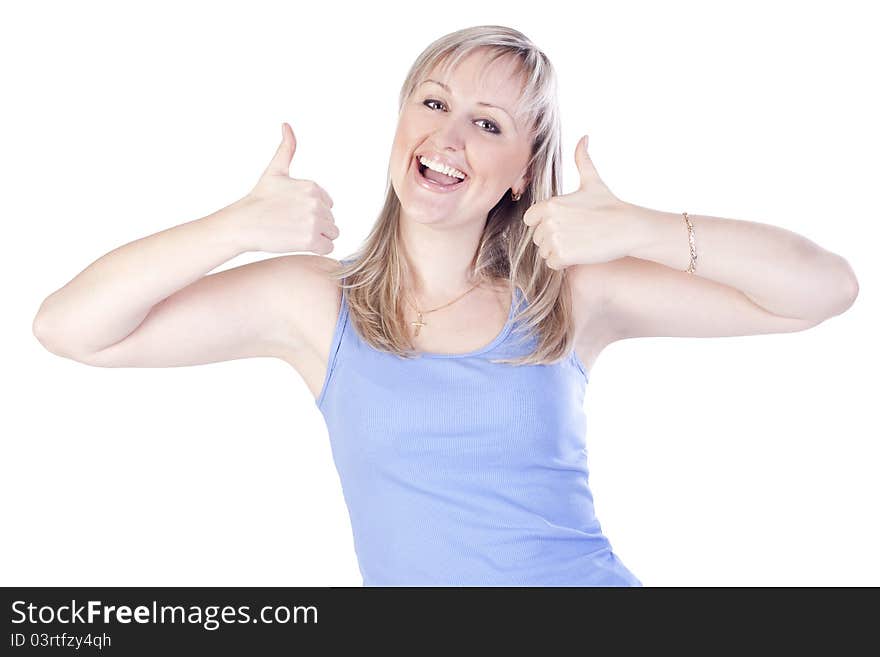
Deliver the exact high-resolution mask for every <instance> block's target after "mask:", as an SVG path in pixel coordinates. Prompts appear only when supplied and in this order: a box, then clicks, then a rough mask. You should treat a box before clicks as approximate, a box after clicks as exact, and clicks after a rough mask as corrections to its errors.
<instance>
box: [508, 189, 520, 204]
mask: <svg viewBox="0 0 880 657" xmlns="http://www.w3.org/2000/svg"><path fill="white" fill-rule="evenodd" d="M510 191H511V193H512V192H513V190H510ZM512 198H513V202H514V203H516V202H517V201H518V200H520V199H521V198H522V192H520V193H519V194H512Z"/></svg>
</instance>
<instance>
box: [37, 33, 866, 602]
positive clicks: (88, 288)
mask: <svg viewBox="0 0 880 657" xmlns="http://www.w3.org/2000/svg"><path fill="white" fill-rule="evenodd" d="M399 100H400V113H399V118H398V127H397V131H396V134H395V138H394V143H393V145H392V152H391V159H390V165H389V170H388V182H389V184H388V187H387V190H386V199H385V204H384V207H383V208H382V210H381V212H380V215H379V218H378V221H377V222H376V223H375V226H374V228H373V230H372V231H371V233H370V234H369V236H368V237H367V239H366V240H365V242H364V244H363V246H362V248H361V249H360V250H359V251H358V253H356V254H355V255H354V256H353V257H350V258H347V259H345V260H343V261H342V263H340V262H337V261H336V260H334V259H332V258H329V257H326V255H327V254H328V253H330V252H331V251H332V241H333V240H334V239H336V237H337V236H338V234H339V231H338V230H337V228H336V226H335V222H334V218H333V215H332V212H331V208H332V206H333V201H332V199H331V198H330V197H329V196H328V195H327V193H326V192H325V191H324V190H323V189H322V188H321V187H320V186H318V185H317V184H315V183H313V182H311V181H307V180H294V179H291V178H290V177H289V175H288V174H289V167H290V163H291V161H292V158H293V155H294V153H295V150H296V141H295V138H294V136H293V132H292V130H291V129H290V127H289V126H288V125H287V124H284V125H282V143H281V144H280V146H279V147H278V150H277V152H276V153H275V156H274V157H273V158H272V160H271V162H270V164H269V166H268V167H267V169H266V171H265V172H264V173H263V175H262V176H261V178H260V179H259V181H258V182H257V184H256V186H255V187H254V189H253V190H252V191H251V192H250V193H248V194H247V195H246V196H245V197H243V198H242V199H240V200H239V201H237V202H235V203H233V204H232V205H230V206H228V207H226V208H223V209H221V210H218V211H217V212H215V213H213V214H211V215H208V216H206V217H203V218H201V219H198V220H195V221H192V222H189V223H186V224H182V225H180V226H176V227H173V228H170V229H168V230H165V231H162V232H160V233H157V234H155V235H151V236H148V237H145V238H142V239H140V240H137V241H135V242H132V243H130V244H126V245H124V246H122V247H120V248H118V249H116V250H114V251H111V252H110V253H108V254H106V255H105V256H103V257H102V258H100V259H99V260H97V261H95V262H94V263H92V264H91V265H90V266H89V267H88V268H87V269H85V270H84V271H83V272H81V273H80V274H79V275H78V276H77V277H75V278H74V279H73V280H72V281H70V282H69V283H68V284H67V285H65V286H64V287H63V288H61V289H60V290H58V291H57V292H55V293H54V294H52V295H50V296H49V297H48V298H47V299H46V300H45V301H44V303H43V305H42V307H41V309H40V312H39V313H38V315H37V317H36V318H35V321H34V332H35V334H36V335H37V337H38V338H39V340H40V341H41V342H42V343H43V344H44V345H45V346H46V348H47V349H49V350H51V351H52V352H53V353H56V354H59V355H62V356H65V357H68V358H73V359H75V360H78V361H80V362H83V363H87V364H90V365H95V366H99V367H173V366H181V365H195V364H200V363H210V362H216V361H220V360H231V359H236V358H247V357H257V356H273V357H278V358H281V359H283V360H284V361H285V362H288V363H290V364H291V365H292V366H293V367H294V368H295V369H296V371H297V372H299V374H300V375H301V376H302V377H303V380H304V381H305V382H306V384H307V386H308V387H309V389H310V391H311V392H312V395H313V396H314V398H315V403H316V404H317V406H318V408H319V409H320V410H321V412H322V414H323V415H324V418H325V420H326V422H327V427H328V430H329V436H330V439H331V446H332V450H333V457H334V461H335V464H336V467H337V469H338V471H339V474H340V479H341V481H342V486H343V492H344V495H345V500H346V503H347V505H348V508H349V512H350V517H351V522H352V529H353V532H354V538H355V547H356V551H357V555H358V560H359V565H360V569H361V573H362V575H363V579H364V584H365V585H367V586H382V585H402V586H405V585H489V586H583V585H596V586H640V585H641V584H642V582H641V581H640V580H639V579H638V578H637V577H636V576H635V575H634V574H633V573H632V572H630V571H629V569H628V568H626V567H625V566H624V564H623V563H622V562H621V561H620V560H619V559H618V557H617V555H615V553H614V552H613V550H612V547H611V543H610V541H609V540H608V538H607V537H605V536H604V535H603V533H602V529H601V526H600V523H599V521H598V519H597V517H596V515H595V513H594V508H593V500H592V495H591V493H590V489H589V485H588V469H587V463H586V458H585V457H586V448H585V442H584V430H585V417H584V412H583V400H584V392H585V386H586V383H587V381H588V374H587V373H588V371H589V370H591V369H592V366H593V364H594V363H595V361H596V358H597V357H598V355H599V353H600V352H601V350H602V349H603V348H604V347H605V346H607V345H608V344H610V343H611V342H614V341H615V340H620V339H624V338H632V337H638V336H662V335H665V336H673V335H679V336H689V337H707V336H725V335H747V334H754V333H772V332H789V331H798V330H802V329H805V328H808V327H810V326H814V325H816V324H818V323H820V322H821V321H823V320H824V319H826V318H828V317H831V316H833V315H836V314H839V313H841V312H843V311H844V310H845V309H846V308H847V307H849V306H850V305H851V304H852V302H853V300H854V299H855V296H856V294H857V291H858V285H857V282H856V279H855V276H854V274H853V272H852V270H851V269H850V267H849V266H848V264H847V262H846V261H845V260H844V259H843V258H841V257H840V256H837V255H835V254H833V253H830V252H828V251H825V250H823V249H821V248H820V247H818V246H817V245H815V244H814V243H812V242H810V241H809V240H807V239H805V238H803V237H800V236H798V235H795V234H793V233H791V232H788V231H785V230H782V229H780V228H775V227H773V226H768V225H762V224H755V223H751V222H744V221H735V220H729V219H720V218H715V217H708V216H689V215H687V214H686V213H683V214H682V215H679V214H677V213H666V212H660V211H656V210H651V209H648V208H643V207H639V206H636V205H633V204H631V203H627V202H624V201H621V200H620V199H618V198H616V197H615V196H614V195H613V194H612V193H611V192H610V191H609V190H608V188H607V187H606V186H605V185H604V184H603V183H602V181H601V179H600V178H599V176H598V174H597V173H596V170H595V168H594V167H593V164H592V162H591V161H590V157H589V155H588V153H587V150H586V147H587V143H586V139H582V140H581V142H580V143H579V144H578V146H577V150H576V153H575V161H576V163H577V166H578V170H579V173H580V179H581V180H580V186H579V188H578V190H577V191H575V192H573V193H571V194H566V195H561V194H560V192H561V187H562V185H561V166H562V163H561V145H560V134H561V130H560V123H559V112H558V108H557V100H556V79H555V74H554V71H553V68H552V66H551V65H550V63H549V61H548V60H547V58H546V56H545V55H544V54H543V53H542V52H541V51H540V50H539V49H538V48H537V47H536V46H535V45H534V44H532V43H531V42H530V41H529V40H528V39H527V38H526V37H525V36H524V35H523V34H521V33H520V32H518V31H516V30H512V29H509V28H504V27H500V26H481V27H474V28H469V29H464V30H460V31H458V32H455V33H452V34H449V35H447V36H445V37H443V38H441V39H439V40H438V41H436V42H435V43H433V44H431V45H430V46H429V47H428V48H427V49H426V50H425V51H424V52H423V53H422V54H421V55H420V56H419V57H418V58H417V60H416V62H415V63H414V64H413V66H412V68H411V70H410V72H409V74H408V75H407V78H406V80H405V82H404V85H403V87H402V89H401V94H400V99H399ZM364 159H365V158H364ZM359 165H360V159H359V158H358V157H357V155H356V154H353V155H352V157H350V158H347V166H351V167H352V169H353V170H354V169H355V168H356V167H357V166H359ZM246 251H268V252H272V253H287V252H291V251H311V252H313V253H314V254H317V255H308V254H301V255H285V256H281V257H276V258H269V259H266V260H262V261H258V262H254V263H251V264H248V265H244V266H240V267H236V268H233V269H229V270H226V271H222V272H219V273H215V274H211V275H206V273H207V272H209V271H211V270H212V269H214V268H215V267H217V266H218V265H220V264H222V263H224V262H226V261H227V260H229V259H231V258H233V257H235V256H237V255H239V254H241V253H243V252H246Z"/></svg>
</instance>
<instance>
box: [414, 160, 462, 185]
mask: <svg viewBox="0 0 880 657" xmlns="http://www.w3.org/2000/svg"><path fill="white" fill-rule="evenodd" d="M419 162H421V163H422V164H424V165H425V166H426V167H428V168H429V169H433V170H434V171H439V172H440V173H445V174H446V175H447V176H454V177H455V178H461V179H462V180H464V178H465V175H464V174H463V173H462V172H461V171H459V170H458V169H453V168H452V167H448V166H446V165H445V164H440V163H439V162H434V161H433V160H429V159H428V158H426V157H425V156H424V155H420V156H419Z"/></svg>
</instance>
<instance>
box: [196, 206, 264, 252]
mask: <svg viewBox="0 0 880 657" xmlns="http://www.w3.org/2000/svg"><path fill="white" fill-rule="evenodd" d="M253 214H254V201H253V199H251V198H250V197H249V196H243V197H242V198H240V199H238V200H237V201H235V202H233V203H230V204H229V205H227V206H226V207H224V208H221V209H220V210H217V211H216V212H214V213H213V214H210V215H208V216H207V217H205V219H206V220H207V221H208V223H210V224H212V226H213V227H214V230H216V231H217V233H218V235H219V236H220V239H221V240H222V241H223V242H224V243H225V244H226V245H227V246H228V247H229V249H230V250H231V251H232V252H234V253H235V255H240V254H242V253H247V252H248V251H254V250H256V249H255V247H254V245H253V244H252V243H251V240H250V239H249V237H248V231H247V229H248V226H251V225H253V221H252V217H253Z"/></svg>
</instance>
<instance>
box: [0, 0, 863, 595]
mask: <svg viewBox="0 0 880 657" xmlns="http://www.w3.org/2000/svg"><path fill="white" fill-rule="evenodd" d="M869 7H870V3H861V2H835V3H831V2H827V3H804V2H784V3H783V2H775V3H774V2H760V3H758V2H753V3H744V2H742V1H738V2H735V3H734V2H730V3H717V2H714V3H699V2H687V3H685V2H664V3H647V2H645V3H633V2H615V3H610V2H608V3H589V2H579V3H571V2H568V1H544V2H541V3H539V4H538V5H536V4H535V3H534V2H512V1H509V0H505V1H503V2H495V1H491V0H487V1H484V2H480V3H473V4H468V5H467V7H466V9H463V10H454V11H446V10H444V9H443V7H442V6H441V5H438V4H436V3H435V4H430V3H429V4H423V3H413V2H407V3H394V4H391V3H379V4H377V3H367V4H364V5H362V6H360V7H357V6H355V5H354V4H353V3H352V4H348V3H345V4H344V5H342V4H341V3H336V2H324V3H294V2H278V3H265V2H263V3H259V2H251V3H248V4H247V5H246V6H245V5H244V3H234V4H233V3H218V2H210V3H209V2H204V3H173V4H172V3H157V2H153V3H149V4H143V5H141V6H138V7H135V6H134V5H129V4H124V3H110V2H107V3H95V2H78V3H75V4H70V3H61V2H56V3H47V2H43V3H29V4H27V5H23V4H20V6H19V7H17V8H16V9H14V10H12V9H10V8H9V7H8V6H6V5H4V9H3V10H2V16H0V56H2V61H3V80H4V82H3V93H4V96H5V100H4V102H3V104H2V106H0V112H2V121H0V138H2V149H0V184H2V201H3V203H2V210H3V215H4V216H3V239H2V243H3V247H4V248H3V258H2V267H3V270H2V280H3V287H4V290H3V299H4V306H5V308H4V310H5V311H6V312H4V321H3V323H2V326H0V331H2V339H3V342H2V345H3V347H4V358H3V368H2V376H3V386H4V392H3V400H4V403H3V407H4V412H3V413H2V416H0V417H2V420H0V422H2V426H0V431H2V455H0V482H2V483H0V500H2V501H0V504H2V510H0V526H2V527H3V540H2V542H0V552H2V554H0V583H2V584H4V585H216V586H220V585H257V586H259V585H310V586H346V585H351V586H359V585H360V583H361V580H360V576H359V573H358V569H357V563H356V560H355V555H354V548H353V543H352V539H351V533H350V525H349V520H348V515H347V511H346V508H345V505H344V502H343V498H342V492H341V487H340V483H339V479H338V476H337V474H336V471H335V469H334V466H333V462H332V457H331V452H330V447H329V442H328V437H327V432H326V427H325V425H324V423H323V418H322V416H321V415H320V413H319V411H318V410H317V408H316V407H315V405H314V401H313V399H312V397H311V395H310V393H309V391H308V389H307V388H306V386H305V384H304V383H303V382H302V380H301V379H300V378H299V376H298V375H297V373H296V372H295V371H294V370H293V369H292V368H291V367H290V366H288V365H286V364H285V363H283V362H281V361H276V360H273V359H267V358H261V359H246V360H237V361H231V362H223V363H216V364H211V365H203V366H198V367H181V368H169V369H135V368H129V369H102V368H95V367H89V366H87V365H83V364H80V363H76V362H74V361H70V360H66V359H63V358H60V357H58V356H55V355H53V354H51V353H50V352H48V351H46V350H45V349H43V347H42V346H41V345H40V344H39V343H38V342H37V340H36V339H35V338H34V337H33V335H32V333H31V322H32V320H33V317H34V315H35V313H36V311H37V309H38V307H39V305H40V303H41V301H42V300H43V299H44V298H45V297H46V296H47V295H48V294H50V293H51V292H53V291H54V290H56V289H57V288H59V287H61V286H62V285H63V284H64V283H66V282H67V281H69V280H70V279H71V278H73V277H74V276H75V275H76V274H77V273H79V272H80V271H81V270H82V269H84V268H85V267H86V266H87V265H89V264H90V263H91V262H93V261H94V260H95V259H97V258H98V257H100V256H101V255H103V254H104V253H106V252H108V251H110V250H112V249H114V248H116V247H117V246H120V245H122V244H124V243H127V242H129V241H132V240H134V239H137V238H139V237H143V236H146V235H149V234H152V233H155V232H158V231H160V230H163V229H165V228H168V227H170V226H173V225H177V224H180V223H184V222H186V221H190V220H192V219H196V218H199V217H201V216H204V215H207V214H209V213H211V212H213V211H214V210H216V209H219V208H220V207H223V206H225V205H227V204H229V203H231V202H232V201H234V200H236V199H238V198H240V197H241V196H242V195H243V194H245V193H246V192H247V191H249V190H250V189H251V187H252V186H253V184H254V183H255V182H256V179H257V177H258V176H259V175H260V173H261V172H262V171H263V168H264V167H265V165H266V164H267V163H268V161H269V159H270V158H271V156H272V154H273V153H274V152H275V149H276V147H277V145H278V143H279V141H280V134H281V132H280V125H281V122H282V121H288V122H289V123H290V124H291V125H292V127H293V129H294V131H295V133H296V136H297V140H298V150H297V153H296V156H295V158H294V161H293V165H292V167H291V175H292V176H293V177H296V178H308V179H312V180H315V181H317V182H319V183H320V184H321V185H322V186H323V187H324V188H325V189H326V190H327V191H328V192H329V193H330V195H331V196H332V198H333V200H334V208H333V214H334V217H335V219H336V223H337V225H338V226H339V228H340V231H341V235H340V237H339V238H338V239H337V240H336V242H335V249H334V251H333V253H332V254H331V256H332V257H335V258H340V257H344V256H346V255H348V254H349V253H351V252H353V251H354V249H355V248H356V247H357V246H358V244H359V243H360V241H361V240H362V239H363V238H364V237H365V236H366V234H367V232H368V230H369V229H370V227H371V225H372V223H373V221H374V220H375V218H376V215H377V213H378V211H379V209H380V203H381V201H382V198H383V196H382V193H383V190H384V185H385V180H386V171H387V167H388V156H389V152H390V147H391V141H392V137H393V134H394V130H395V122H396V116H397V96H398V92H399V88H400V84H401V83H402V81H403V78H404V76H405V74H406V72H407V70H408V68H409V66H410V65H411V63H412V61H413V60H414V59H415V57H416V56H417V55H418V54H419V53H420V52H421V51H422V49H423V48H424V47H426V46H427V45H428V44H429V43H430V42H431V41H433V40H434V39H436V38H438V37H440V36H442V35H443V34H446V33H448V32H451V31H453V30H456V29H460V28H462V27H467V26H471V25H480V24H501V25H507V26H510V27H514V28H516V29H519V30H521V31H523V32H524V33H525V34H526V35H527V36H529V37H530V38H531V39H532V40H533V41H535V42H536V43H537V44H538V46H540V47H541V48H543V49H544V50H545V52H546V53H547V54H548V55H549V57H550V58H551V61H552V62H553V63H554V65H555V67H556V70H557V72H558V74H559V80H560V102H561V108H562V110H561V111H562V118H563V125H564V134H563V137H564V144H565V170H564V191H565V192H566V193H568V192H571V191H573V190H574V189H575V188H576V186H577V170H576V167H575V163H574V148H575V145H576V143H577V141H578V139H579V138H580V137H581V135H583V134H584V133H587V134H589V135H590V149H591V154H592V158H593V161H594V163H595V164H596V167H597V169H598V171H599V173H600V175H601V176H602V178H603V180H604V181H605V182H606V184H608V186H609V187H610V188H611V190H612V191H613V192H614V193H615V194H616V195H617V196H619V197H620V198H622V199H624V200H627V201H630V202H633V203H636V204H638V205H642V206H647V207H652V208H656V209H660V210H664V211H672V212H680V211H682V210H687V211H688V212H690V213H692V214H709V215H714V216H720V217H726V218H733V219H744V220H751V221H759V222H763V223H771V224H775V225H779V226H782V227H784V228H787V229H789V230H792V231H795V232H797V233H800V234H801V235H804V236H805V237H807V238H809V239H811V240H813V241H814V242H816V243H817V244H820V245H821V246H823V247H824V248H826V249H828V250H831V251H834V252H836V253H839V254H841V255H843V256H844V257H845V258H847V260H848V261H849V262H850V264H851V265H852V267H853V269H854V270H855V272H856V274H857V276H858V278H859V282H860V288H861V292H860V296H859V298H858V300H857V301H856V303H855V305H854V306H853V307H852V308H851V309H850V310H849V311H847V312H846V313H844V314H843V315H840V316H837V317H833V318H831V319H830V320H828V321H826V322H824V323H823V324H821V325H819V326H817V327H815V328H813V329H810V330H807V331H804V332H799V333H793V334H777V335H760V336H747V337H738V338H714V339H694V338H677V339H674V338H649V339H639V340H627V341H623V342H618V343H615V344H613V345H611V346H610V347H608V348H607V349H606V350H605V351H604V352H603V354H602V355H601V357H600V358H599V360H598V361H597V363H596V366H595V368H594V369H593V371H592V373H591V380H590V384H589V386H588V392H587V399H586V406H587V413H588V430H587V445H588V450H589V452H588V453H589V467H590V473H591V485H592V489H593V494H594V498H595V502H596V510H597V514H598V516H599V519H600V521H601V522H602V527H603V529H604V531H605V533H606V535H607V536H608V537H609V539H610V541H611V543H612V546H613V548H614V549H615V552H616V553H617V554H618V555H619V556H620V558H621V559H622V561H623V562H624V563H625V564H626V565H627V566H628V567H629V568H630V569H631V570H632V571H633V572H634V573H635V574H636V575H637V576H638V577H639V578H640V579H642V581H643V582H644V583H645V584H646V585H648V586H678V585H733V586H737V585H873V586H877V585H880V565H878V560H877V554H878V553H880V531H878V521H877V517H878V514H877V506H878V502H880V484H878V477H877V469H878V455H880V447H878V436H880V432H878V422H877V419H876V417H877V416H876V413H877V402H878V394H877V389H878V386H877V365H878V363H877V349H876V335H877V327H878V323H877V318H878V301H877V295H876V288H877V285H876V284H877V273H878V270H877V259H876V249H877V245H876V241H875V237H876V236H877V230H876V224H877V220H878V211H877V210H878V202H877V180H878V165H877V152H878V150H880V138H878V137H880V135H878V127H877V116H880V107H878V100H877V95H876V93H877V83H876V62H877V61H880V52H878V50H880V49H878V45H877V39H876V35H877V27H878V25H877V23H876V22H875V21H872V20H871V19H870V13H869ZM682 248H685V244H684V243H683V245H682ZM700 256H701V257H703V258H706V259H709V258H712V257H713V254H712V253H701V254H700ZM264 257H272V254H267V253H248V254H245V255H242V256H240V257H239V258H236V259H235V260H232V261H230V262H228V263H226V264H225V265H223V266H222V267H221V268H219V269H226V268H228V267H231V266H236V265H239V264H243V263H245V262H250V261H252V260H257V259H262V258H264ZM161 266H162V263H161V262H157V263H156V267H161ZM219 269H218V270H219Z"/></svg>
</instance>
